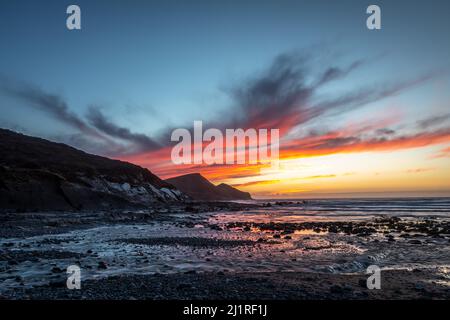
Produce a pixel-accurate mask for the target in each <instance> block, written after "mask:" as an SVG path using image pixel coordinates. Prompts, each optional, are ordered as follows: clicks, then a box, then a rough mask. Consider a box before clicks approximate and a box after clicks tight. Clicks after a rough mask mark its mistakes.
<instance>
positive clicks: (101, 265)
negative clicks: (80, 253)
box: [97, 261, 108, 269]
mask: <svg viewBox="0 0 450 320" xmlns="http://www.w3.org/2000/svg"><path fill="white" fill-rule="evenodd" d="M97 268H98V269H108V266H107V264H106V263H105V262H104V261H100V262H99V263H98V266H97Z"/></svg>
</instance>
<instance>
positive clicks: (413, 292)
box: [0, 203, 450, 300]
mask: <svg viewBox="0 0 450 320" xmlns="http://www.w3.org/2000/svg"><path fill="white" fill-rule="evenodd" d="M288 206H291V204H282V203H281V204H278V205H276V206H271V207H267V206H266V205H255V204H245V205H244V204H235V203H208V204H204V203H193V204H187V205H182V206H180V205H178V206H161V207H160V208H157V209H156V208H155V209H153V210H151V211H134V212H124V211H118V212H114V213H111V212H101V213H93V212H84V213H80V212H78V213H73V212H72V213H69V212H64V213H26V214H24V213H8V214H6V215H3V216H2V224H1V227H0V234H1V235H2V239H1V240H0V271H1V273H0V278H1V279H0V280H1V284H0V296H1V297H2V298H5V299H282V300H284V299H449V298H450V267H449V266H450V232H449V230H450V229H449V226H450V223H449V220H448V219H447V218H446V217H445V216H444V217H442V216H439V217H435V216H431V215H429V216H419V217H411V216H407V217H397V216H386V215H379V216H376V217H372V216H371V217H368V218H364V219H360V218H358V219H354V220H352V221H348V219H346V220H343V219H334V220H333V219H331V220H328V221H326V220H324V219H322V218H320V217H313V218H311V219H309V218H302V219H303V220H302V219H300V218H298V217H297V216H296V217H295V219H292V216H289V215H286V217H284V218H283V212H284V211H286V210H287V209H286V208H287V207H288ZM262 213H265V214H267V215H269V216H271V217H274V218H269V219H267V218H263V219H262V218H261V217H263V216H264V214H262ZM297 213H298V212H297V211H295V212H294V214H297ZM73 264H75V265H78V266H80V268H81V270H82V289H81V290H69V289H67V288H66V279H67V274H66V268H67V266H69V265H73ZM369 265H379V266H380V267H381V269H382V271H381V275H382V277H381V289H380V290H376V289H374V290H369V289H368V288H367V286H366V279H367V277H368V276H369V275H367V274H366V268H367V267H368V266H369Z"/></svg>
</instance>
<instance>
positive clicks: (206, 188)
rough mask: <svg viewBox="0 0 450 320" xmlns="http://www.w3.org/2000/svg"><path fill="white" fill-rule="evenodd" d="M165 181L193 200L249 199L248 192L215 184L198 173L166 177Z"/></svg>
mask: <svg viewBox="0 0 450 320" xmlns="http://www.w3.org/2000/svg"><path fill="white" fill-rule="evenodd" d="M166 182H168V183H170V184H172V185H174V186H175V187H177V188H178V189H179V190H180V191H182V192H183V193H185V194H187V195H188V196H190V197H191V198H192V199H194V200H205V201H211V200H250V199H252V197H251V195H250V193H248V192H243V191H240V190H238V189H236V188H233V187H232V186H229V185H227V184H225V183H222V184H220V185H218V186H215V185H214V184H212V183H211V182H210V181H208V180H207V179H206V178H205V177H203V176H202V175H201V174H199V173H191V174H186V175H182V176H178V177H174V178H170V179H167V180H166Z"/></svg>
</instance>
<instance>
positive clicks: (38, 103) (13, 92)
mask: <svg viewBox="0 0 450 320" xmlns="http://www.w3.org/2000/svg"><path fill="white" fill-rule="evenodd" d="M0 90H1V91H2V92H4V93H6V94H8V95H10V96H13V97H15V98H18V99H20V100H23V101H24V102H26V103H28V106H30V107H34V108H37V109H39V110H41V111H43V112H46V113H47V114H49V115H51V116H52V117H54V118H55V119H57V120H59V121H61V122H62V123H64V124H66V125H68V126H70V127H72V128H75V129H78V130H79V131H81V132H82V133H84V134H87V135H90V136H93V137H97V138H100V139H105V137H104V136H103V135H101V134H100V133H99V132H98V131H97V130H95V129H93V128H92V127H90V126H89V125H88V124H87V123H86V122H85V121H84V120H83V119H81V118H80V117H79V116H77V115H76V114H75V113H73V112H71V111H70V110H69V107H68V105H67V103H66V102H65V101H64V100H63V99H62V98H61V97H60V96H58V95H56V94H50V93H47V92H45V91H44V90H42V89H40V88H38V87H36V86H32V85H29V84H26V83H23V82H14V81H6V80H4V79H2V80H1V82H0Z"/></svg>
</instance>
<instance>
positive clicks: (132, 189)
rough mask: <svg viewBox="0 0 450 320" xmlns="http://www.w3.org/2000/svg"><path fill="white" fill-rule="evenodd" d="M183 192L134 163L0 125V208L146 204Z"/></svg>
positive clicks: (77, 207)
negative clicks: (0, 126)
mask: <svg viewBox="0 0 450 320" xmlns="http://www.w3.org/2000/svg"><path fill="white" fill-rule="evenodd" d="M184 198H186V196H185V195H183V194H182V193H181V192H180V191H179V190H177V189H176V188H175V187H173V186H172V185H170V184H169V183H167V182H165V181H163V180H161V179H159V178H158V177H157V176H156V175H154V174H152V173H151V172H150V171H149V170H147V169H144V168H141V167H139V166H137V165H134V164H131V163H128V162H123V161H119V160H112V159H108V158H105V157H101V156H96V155H92V154H88V153H85V152H83V151H80V150H77V149H75V148H72V147H70V146H67V145H65V144H61V143H54V142H50V141H48V140H44V139H40V138H35V137H30V136H26V135H23V134H19V133H15V132H13V131H9V130H4V129H0V210H3V211H6V210H18V211H35V210H83V209H89V210H90V209H108V208H130V207H146V206H148V205H151V204H152V203H154V202H159V201H178V200H182V199H184Z"/></svg>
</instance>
